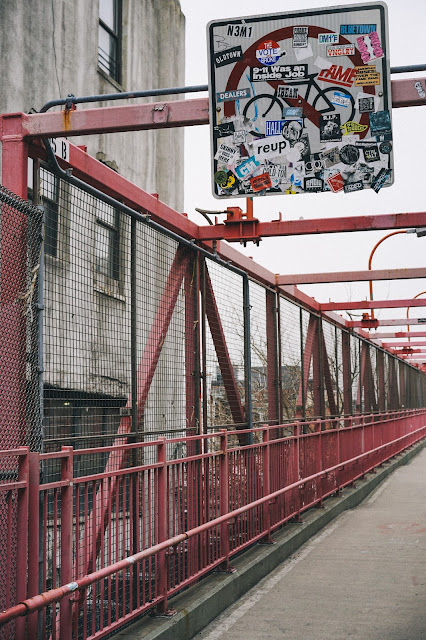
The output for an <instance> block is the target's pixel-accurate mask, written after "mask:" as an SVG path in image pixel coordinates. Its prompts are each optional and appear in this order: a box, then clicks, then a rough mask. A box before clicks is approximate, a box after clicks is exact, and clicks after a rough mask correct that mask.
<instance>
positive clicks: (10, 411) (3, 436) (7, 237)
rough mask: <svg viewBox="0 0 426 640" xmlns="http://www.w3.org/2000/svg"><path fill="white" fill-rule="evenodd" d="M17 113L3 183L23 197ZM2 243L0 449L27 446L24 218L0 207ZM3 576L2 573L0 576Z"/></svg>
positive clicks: (7, 120)
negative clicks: (1, 408)
mask: <svg viewBox="0 0 426 640" xmlns="http://www.w3.org/2000/svg"><path fill="white" fill-rule="evenodd" d="M22 115H23V114H21V113H14V114H7V115H3V116H1V117H0V140H1V141H2V183H3V185H4V186H5V187H7V188H8V189H10V190H11V191H13V192H14V193H16V195H18V196H20V197H21V198H23V199H24V200H26V199H27V189H28V187H27V175H28V145H27V143H26V142H24V140H23V139H22V122H21V118H22ZM1 233H2V237H1V243H0V282H1V287H0V303H1V304H0V406H2V407H4V408H5V411H3V412H2V413H1V414H0V448H1V449H10V448H13V447H17V446H20V445H25V442H24V437H25V428H26V425H25V344H26V319H25V315H24V314H23V313H22V307H23V301H22V300H20V299H19V294H22V292H23V291H25V286H26V264H27V217H26V215H25V214H24V213H21V212H19V211H17V210H15V209H13V208H12V207H6V206H5V207H2V213H1ZM0 577H1V574H0Z"/></svg>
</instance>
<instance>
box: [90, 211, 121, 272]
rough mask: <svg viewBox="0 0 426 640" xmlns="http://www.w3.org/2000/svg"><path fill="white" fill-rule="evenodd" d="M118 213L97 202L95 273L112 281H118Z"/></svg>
mask: <svg viewBox="0 0 426 640" xmlns="http://www.w3.org/2000/svg"><path fill="white" fill-rule="evenodd" d="M119 223H120V221H119V212H118V211H117V210H116V209H114V207H111V206H110V205H108V204H105V203H104V202H101V201H98V203H97V209H96V229H95V234H96V235H95V268H96V272H97V273H100V274H102V275H104V276H107V277H108V278H112V279H114V280H118V279H119V271H120V269H119V255H118V252H119Z"/></svg>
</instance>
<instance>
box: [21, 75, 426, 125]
mask: <svg viewBox="0 0 426 640" xmlns="http://www.w3.org/2000/svg"><path fill="white" fill-rule="evenodd" d="M417 80H419V81H420V82H422V83H424V82H425V80H426V78H417V79H411V80H392V81H391V90H392V106H393V107H394V108H398V107H415V106H419V105H422V104H426V98H421V97H420V96H419V94H418V92H417V90H416V89H415V87H414V84H415V82H416V81H417ZM208 123H209V101H208V98H195V99H192V100H171V101H162V102H154V103H153V102H150V103H145V104H130V105H128V104H127V105H121V106H115V107H98V108H94V109H76V110H74V111H73V110H70V111H49V112H47V113H33V114H28V115H26V116H25V119H24V120H23V125H24V126H23V135H24V136H26V137H32V138H34V137H47V138H53V137H55V136H64V135H66V136H77V135H83V134H84V135H86V134H93V133H112V132H115V131H141V130H143V129H160V128H161V129H164V128H171V127H188V126H193V125H202V124H208Z"/></svg>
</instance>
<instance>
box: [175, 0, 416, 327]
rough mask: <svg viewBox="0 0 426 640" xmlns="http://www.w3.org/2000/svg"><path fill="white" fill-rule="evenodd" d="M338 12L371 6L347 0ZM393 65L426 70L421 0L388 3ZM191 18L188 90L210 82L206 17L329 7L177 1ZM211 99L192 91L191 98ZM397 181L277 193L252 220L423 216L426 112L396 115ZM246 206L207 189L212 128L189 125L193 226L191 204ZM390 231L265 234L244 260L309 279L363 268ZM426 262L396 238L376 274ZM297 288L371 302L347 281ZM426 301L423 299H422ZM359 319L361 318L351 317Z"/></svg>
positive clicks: (376, 262) (412, 240) (299, 2)
mask: <svg viewBox="0 0 426 640" xmlns="http://www.w3.org/2000/svg"><path fill="white" fill-rule="evenodd" d="M337 4H340V6H347V5H350V4H365V3H356V2H346V1H345V0H343V1H341V2H340V3H336V5H337ZM387 5H388V15H389V33H390V62H391V66H400V65H412V64H425V63H426V38H425V36H424V20H425V4H424V0H388V2H387ZM181 6H182V10H183V12H184V14H185V16H186V84H187V85H197V84H207V80H208V69H207V44H206V25H207V23H208V22H209V21H210V20H220V19H223V18H232V17H242V16H250V15H261V14H266V13H277V12H281V11H282V12H289V11H292V10H302V9H312V8H317V7H324V6H326V3H324V2H323V1H318V0H317V1H316V0H287V1H286V2H282V0H280V1H278V0H270V1H269V2H268V3H258V2H255V1H254V0H245V1H242V0H233V1H232V2H229V0H227V1H225V0H215V1H214V2H204V1H203V0H181ZM392 78H393V79H397V78H398V79H399V78H412V79H413V83H414V79H415V78H426V72H421V73H418V74H409V75H398V76H395V75H394V76H392ZM198 96H200V97H201V96H206V94H192V95H188V96H187V97H188V98H189V97H198ZM392 118H393V135H394V151H395V154H394V161H395V183H394V185H393V186H392V187H389V188H386V189H382V190H381V191H380V192H379V193H378V194H376V193H374V191H373V190H371V189H369V190H367V191H362V192H357V193H352V194H346V195H344V194H333V193H319V194H312V195H311V194H306V195H305V194H303V195H301V196H293V197H291V196H271V197H265V198H254V215H255V217H257V218H259V219H260V220H262V221H267V220H273V219H276V218H277V217H278V212H281V213H282V218H283V220H291V219H298V218H302V217H303V218H305V219H308V218H324V217H336V216H337V217H338V216H348V215H363V214H364V215H366V214H383V213H403V212H412V211H425V206H426V205H425V186H426V172H425V169H426V132H425V130H426V106H422V107H411V108H403V109H394V110H393V113H392ZM226 206H240V207H241V208H242V209H244V210H245V200H244V199H241V200H239V199H232V200H231V199H230V200H229V201H226V200H222V201H218V200H216V199H215V198H213V196H212V194H211V186H210V140H209V128H208V127H207V126H203V127H192V128H186V129H185V211H186V212H187V213H188V215H189V216H190V218H191V219H193V220H194V221H195V222H197V224H205V221H204V219H203V218H202V217H201V215H200V214H198V213H197V212H195V207H202V208H204V209H211V210H217V209H222V208H223V209H224V208H226ZM386 233H387V232H386V231H383V232H382V231H380V232H373V231H371V232H362V233H347V234H329V235H317V236H299V237H294V238H291V237H284V238H266V239H265V240H263V241H262V242H261V243H260V247H255V246H254V245H253V244H249V245H248V246H247V248H246V249H243V248H242V247H240V246H239V245H237V244H234V246H235V248H239V249H240V250H241V251H242V252H243V253H245V254H246V255H250V256H252V257H253V258H254V259H255V260H256V261H257V262H259V263H260V264H262V265H263V266H265V267H267V268H268V269H270V270H271V271H272V272H273V273H281V274H285V273H310V272H323V271H350V270H358V269H366V268H367V266H368V258H369V255H370V251H371V250H372V248H373V246H374V245H375V243H376V242H377V241H378V240H379V239H380V238H382V237H383V236H384V235H386ZM416 266H417V267H420V266H422V267H423V266H426V237H424V238H417V236H416V235H415V234H409V235H405V234H399V235H397V236H395V237H394V238H389V239H388V240H386V241H385V242H384V243H383V244H382V245H381V246H380V248H379V249H378V250H377V251H376V254H375V256H374V259H373V269H380V268H382V269H384V268H403V267H416ZM300 289H301V290H303V291H305V292H306V293H308V294H309V295H312V296H313V297H315V298H316V299H317V300H319V301H320V302H324V301H328V300H329V299H332V300H334V301H338V300H347V299H351V300H362V299H367V298H368V296H369V293H368V283H367V282H365V283H348V284H341V285H333V286H330V285H326V284H323V285H300ZM424 290H426V279H423V280H399V281H394V282H388V281H385V282H377V283H375V285H374V297H375V299H388V298H396V297H399V298H411V297H413V296H415V295H417V294H418V293H420V292H421V291H424ZM425 297H426V296H425ZM355 313H357V312H355ZM425 315H426V313H425V309H424V308H417V309H413V310H412V311H411V316H412V317H415V316H421V317H424V316H425ZM404 316H405V309H400V310H395V311H392V310H383V311H379V310H378V311H376V317H404Z"/></svg>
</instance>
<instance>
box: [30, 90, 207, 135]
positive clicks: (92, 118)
mask: <svg viewBox="0 0 426 640" xmlns="http://www.w3.org/2000/svg"><path fill="white" fill-rule="evenodd" d="M22 115H23V116H24V117H23V118H22V134H23V137H24V138H54V137H57V136H79V135H90V134H95V133H114V132H117V131H143V130H147V129H170V128H172V127H190V126H194V125H200V124H208V123H209V105H208V99H207V98H198V99H193V100H171V101H163V102H150V103H145V104H130V105H129V104H127V105H121V106H115V107H111V106H108V107H96V108H91V109H75V110H70V111H49V112H47V113H32V114H22Z"/></svg>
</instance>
